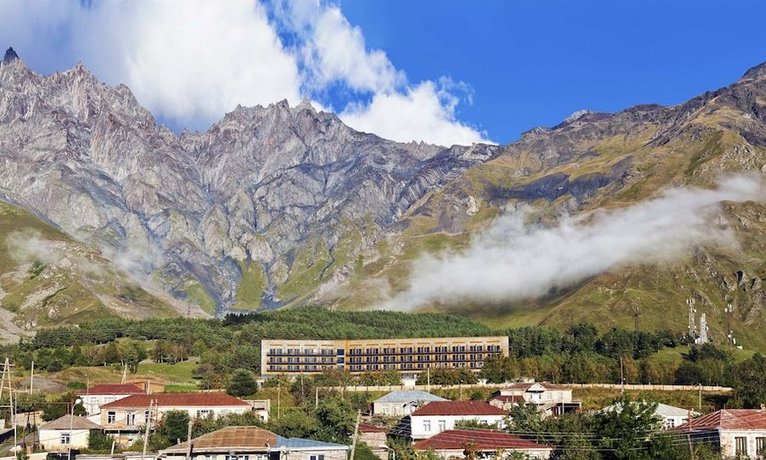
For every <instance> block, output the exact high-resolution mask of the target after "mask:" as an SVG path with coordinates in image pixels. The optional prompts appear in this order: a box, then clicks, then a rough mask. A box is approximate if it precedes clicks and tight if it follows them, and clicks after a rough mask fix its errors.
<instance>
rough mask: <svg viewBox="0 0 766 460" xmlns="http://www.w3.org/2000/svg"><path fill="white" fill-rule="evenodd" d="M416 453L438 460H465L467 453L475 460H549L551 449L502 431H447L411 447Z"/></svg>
mask: <svg viewBox="0 0 766 460" xmlns="http://www.w3.org/2000/svg"><path fill="white" fill-rule="evenodd" d="M412 449H413V450H414V451H415V452H433V453H434V454H436V455H437V456H438V457H439V458H440V459H441V460H448V459H451V458H463V457H465V456H466V455H465V452H466V450H472V451H474V452H475V454H476V457H477V458H482V459H497V460H502V459H504V458H507V457H509V456H510V455H512V454H516V453H520V454H522V455H524V456H525V458H528V459H547V458H550V456H551V452H553V447H551V446H546V445H543V444H538V443H536V442H533V441H528V440H526V439H521V438H520V437H518V436H515V435H512V434H509V433H505V432H502V431H492V430H447V431H443V432H441V433H439V434H437V435H434V436H432V437H430V438H428V439H424V440H422V441H418V442H416V443H414V444H412Z"/></svg>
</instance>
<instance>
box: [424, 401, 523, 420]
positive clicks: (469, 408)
mask: <svg viewBox="0 0 766 460" xmlns="http://www.w3.org/2000/svg"><path fill="white" fill-rule="evenodd" d="M423 415H508V412H507V411H505V410H503V409H501V408H499V407H495V406H493V405H491V404H489V403H486V402H484V401H433V402H430V403H428V404H426V405H425V406H423V407H421V408H420V409H418V410H416V411H415V412H413V413H412V416H413V417H417V416H423Z"/></svg>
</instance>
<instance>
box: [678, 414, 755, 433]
mask: <svg viewBox="0 0 766 460" xmlns="http://www.w3.org/2000/svg"><path fill="white" fill-rule="evenodd" d="M719 428H720V429H724V430H766V411H764V410H760V409H723V410H719V411H716V412H711V413H709V414H707V415H703V416H702V417H698V418H695V419H693V420H691V421H690V422H688V423H685V424H683V425H680V426H678V427H676V428H674V430H676V431H686V430H705V429H719Z"/></svg>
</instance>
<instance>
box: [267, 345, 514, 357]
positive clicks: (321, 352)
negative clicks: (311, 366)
mask: <svg viewBox="0 0 766 460" xmlns="http://www.w3.org/2000/svg"><path fill="white" fill-rule="evenodd" d="M432 348H433V350H432ZM381 350H382V353H381ZM466 351H467V352H469V353H475V352H479V353H482V352H485V351H486V352H490V353H492V352H499V351H500V345H486V346H484V345H469V346H465V345H455V346H452V347H449V346H436V347H400V348H398V351H397V348H396V347H384V348H351V349H350V350H349V351H348V354H349V355H355V356H358V355H379V354H384V355H395V354H397V353H399V354H404V353H409V354H411V353H421V354H422V353H450V352H452V353H465V352H466ZM343 354H345V350H344V349H342V348H338V349H337V350H333V349H326V348H287V349H284V348H269V352H268V355H270V356H283V355H287V356H336V355H339V356H340V355H343Z"/></svg>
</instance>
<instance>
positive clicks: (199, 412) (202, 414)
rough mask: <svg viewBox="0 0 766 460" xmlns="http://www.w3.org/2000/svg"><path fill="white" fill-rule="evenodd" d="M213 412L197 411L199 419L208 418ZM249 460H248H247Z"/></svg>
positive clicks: (206, 410)
mask: <svg viewBox="0 0 766 460" xmlns="http://www.w3.org/2000/svg"><path fill="white" fill-rule="evenodd" d="M211 412H212V411H210V410H208V409H200V410H198V411H197V418H207V416H208V415H210V413H211ZM245 460H247V459H245Z"/></svg>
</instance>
